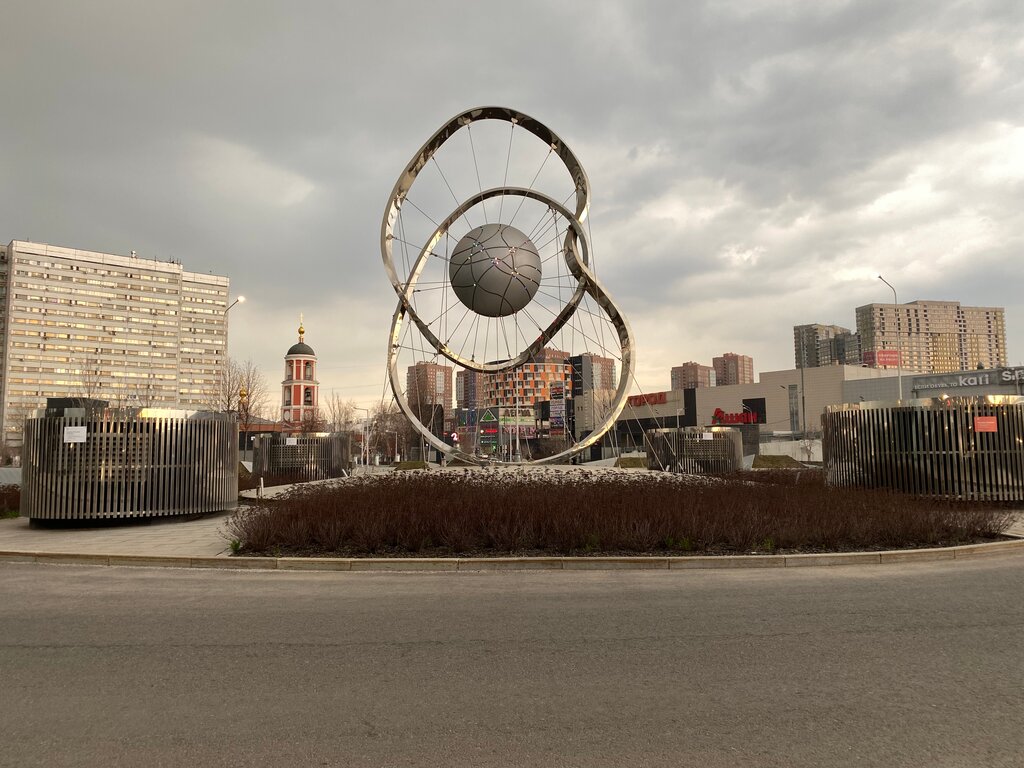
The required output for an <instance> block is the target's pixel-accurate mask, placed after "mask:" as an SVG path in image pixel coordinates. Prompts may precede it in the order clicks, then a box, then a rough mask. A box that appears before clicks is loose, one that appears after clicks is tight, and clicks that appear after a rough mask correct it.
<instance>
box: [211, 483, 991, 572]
mask: <svg viewBox="0 0 1024 768" xmlns="http://www.w3.org/2000/svg"><path fill="white" fill-rule="evenodd" d="M1010 519H1011V516H1010V513H1009V512H1007V511H1005V510H992V509H986V508H984V507H982V506H981V505H976V504H963V503H953V502H944V501H940V500H935V499H924V498H918V497H912V496H904V495H898V494H892V493H885V492H880V491H859V490H851V489H832V488H828V487H827V486H826V485H825V484H824V482H823V480H822V474H821V472H816V471H813V470H807V471H802V472H788V471H776V472H756V473H746V474H744V475H740V476H738V477H732V478H729V479H721V478H699V477H678V476H672V475H667V474H663V473H647V472H623V471H619V472H614V471H612V472H600V471H595V470H590V471H588V470H577V471H560V472H558V471H556V472H550V471H549V473H548V474H537V473H531V472H522V471H518V472H517V471H509V470H464V471H458V470H455V471H447V472H437V471H433V472H408V473H402V474H401V475H395V474H389V475H383V476H370V477H367V478H356V479H350V480H346V481H342V482H339V483H337V484H331V485H320V486H313V487H306V488H301V487H300V488H298V489H296V490H294V491H292V492H290V493H289V494H288V495H287V496H285V497H279V498H278V499H277V500H264V501H261V502H258V503H257V504H256V505H255V506H253V507H250V508H248V509H244V510H242V511H240V512H239V513H238V514H237V515H235V516H234V517H232V518H231V519H230V520H229V521H228V523H227V525H226V528H225V533H224V535H225V537H226V538H228V539H229V540H231V541H232V548H233V549H234V550H235V551H237V552H239V553H244V554H269V555H332V556H341V557H353V556H355V557H358V556H375V557H381V556H410V555H414V556H472V555H475V556H480V555H494V556H497V555H609V554H614V555H622V554H661V555H665V554H674V555H675V554H688V553H689V554H727V553H751V552H761V553H768V552H821V551H845V550H855V549H856V550H864V549H892V548H903V547H924V546H943V545H953V544H962V543H967V542H974V541H982V540H988V539H992V538H996V537H998V536H999V535H1000V534H1001V533H1002V532H1003V531H1004V530H1005V529H1006V527H1007V526H1008V525H1009V523H1010Z"/></svg>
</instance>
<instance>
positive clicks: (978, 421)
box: [974, 416, 999, 432]
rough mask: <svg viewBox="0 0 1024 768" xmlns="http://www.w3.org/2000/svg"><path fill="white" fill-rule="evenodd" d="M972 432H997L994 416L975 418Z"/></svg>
mask: <svg viewBox="0 0 1024 768" xmlns="http://www.w3.org/2000/svg"><path fill="white" fill-rule="evenodd" d="M974 431H975V432H998V431H999V428H998V427H997V426H996V417H995V416H975V417H974Z"/></svg>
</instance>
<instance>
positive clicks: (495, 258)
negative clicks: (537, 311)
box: [448, 224, 541, 317]
mask: <svg viewBox="0 0 1024 768" xmlns="http://www.w3.org/2000/svg"><path fill="white" fill-rule="evenodd" d="M448 271H449V276H450V278H451V281H452V289H453V290H454V291H455V295H456V296H458V297H459V301H461V302H462V303H463V304H465V305H466V306H467V307H469V308H470V309H471V310H473V311H474V312H476V313H477V314H478V315H484V316H485V317H507V316H508V315H512V314H515V313H516V312H518V311H519V310H521V309H522V308H523V307H525V306H526V305H527V304H529V303H530V301H531V300H532V299H533V296H534V294H536V293H537V288H539V287H540V275H541V268H540V255H539V254H538V253H537V248H536V246H534V244H533V243H531V242H530V238H528V237H527V236H526V235H524V234H523V233H522V232H520V231H519V230H518V229H516V228H515V227H510V226H508V225H507V224H484V225H483V226H481V227H476V228H474V229H471V230H470V231H469V232H467V233H466V235H465V237H463V238H462V239H461V240H459V242H458V244H457V245H456V246H455V250H454V251H453V252H452V256H451V260H450V261H449V265H448Z"/></svg>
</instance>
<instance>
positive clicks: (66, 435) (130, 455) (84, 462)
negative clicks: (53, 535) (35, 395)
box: [21, 408, 238, 520]
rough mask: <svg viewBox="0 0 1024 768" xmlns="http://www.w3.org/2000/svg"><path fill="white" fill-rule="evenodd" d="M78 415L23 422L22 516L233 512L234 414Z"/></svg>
mask: <svg viewBox="0 0 1024 768" xmlns="http://www.w3.org/2000/svg"><path fill="white" fill-rule="evenodd" d="M72 412H74V411H72ZM78 412H79V413H83V414H84V415H69V416H59V415H49V416H39V417H35V418H29V419H26V420H25V443H24V448H23V450H22V459H23V474H22V488H21V493H22V496H21V498H22V507H21V510H22V514H23V515H26V516H27V517H30V518H34V519H42V520H87V519H106V518H134V517H162V516H170V515H189V514H197V513H202V512H215V511H221V510H229V509H235V508H237V506H238V420H237V418H236V417H235V414H233V413H210V412H201V411H177V410H166V409H153V408H144V409H96V410H90V411H88V412H86V411H82V410H81V409H78Z"/></svg>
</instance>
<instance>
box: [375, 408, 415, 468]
mask: <svg viewBox="0 0 1024 768" xmlns="http://www.w3.org/2000/svg"><path fill="white" fill-rule="evenodd" d="M418 441H419V432H417V431H416V430H415V429H414V428H413V426H412V423H411V422H410V421H409V419H407V418H406V416H405V414H404V413H402V411H401V409H399V407H398V405H397V404H396V403H395V402H394V401H393V400H392V401H389V402H384V401H381V403H380V405H378V406H377V407H376V408H374V409H373V412H372V413H371V415H370V446H371V450H374V451H377V452H378V453H380V454H381V455H382V456H392V457H393V456H394V455H395V452H396V450H397V452H398V454H399V455H402V456H405V455H406V453H407V451H406V448H407V446H409V445H413V444H415V443H417V442H418Z"/></svg>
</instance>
